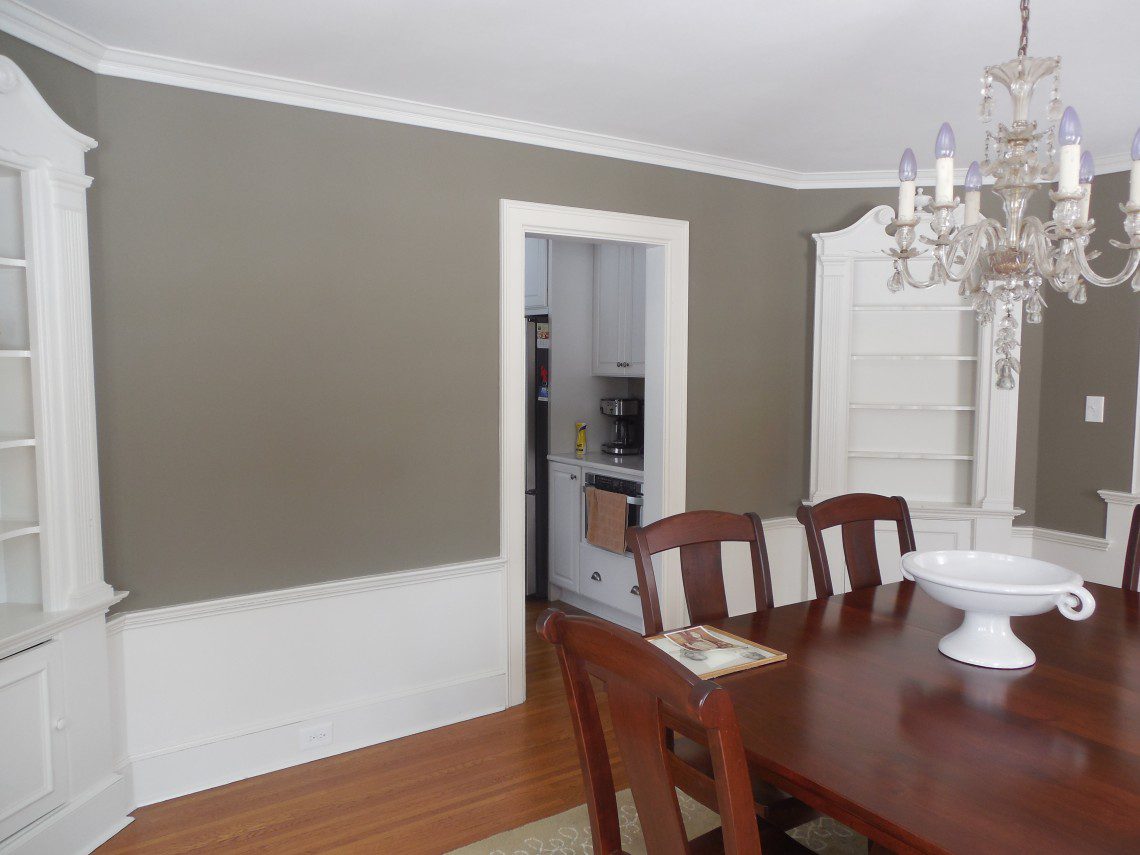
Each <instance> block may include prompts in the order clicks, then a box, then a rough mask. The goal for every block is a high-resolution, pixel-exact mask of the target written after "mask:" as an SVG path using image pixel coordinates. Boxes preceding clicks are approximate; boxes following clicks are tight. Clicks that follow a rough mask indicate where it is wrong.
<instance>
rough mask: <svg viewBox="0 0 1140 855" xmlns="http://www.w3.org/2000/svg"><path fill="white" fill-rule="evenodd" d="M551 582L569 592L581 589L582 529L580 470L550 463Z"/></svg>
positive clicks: (562, 464)
mask: <svg viewBox="0 0 1140 855" xmlns="http://www.w3.org/2000/svg"><path fill="white" fill-rule="evenodd" d="M549 489H550V514H549V526H550V531H549V535H548V537H547V541H548V543H549V547H550V581H551V582H552V583H553V584H555V585H557V586H558V587H560V588H562V589H563V590H568V591H577V590H578V541H579V534H580V528H581V522H580V520H581V518H582V513H581V507H582V477H581V469H580V468H579V467H577V466H569V465H567V464H565V463H551V464H550V488H549Z"/></svg>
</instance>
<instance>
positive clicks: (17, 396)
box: [0, 166, 43, 604]
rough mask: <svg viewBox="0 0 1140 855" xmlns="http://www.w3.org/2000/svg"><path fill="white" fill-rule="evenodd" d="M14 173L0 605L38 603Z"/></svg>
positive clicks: (9, 181)
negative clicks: (2, 603)
mask: <svg viewBox="0 0 1140 855" xmlns="http://www.w3.org/2000/svg"><path fill="white" fill-rule="evenodd" d="M23 201H24V192H23V180H22V176H21V173H20V172H19V171H17V170H15V169H12V168H11V167H7V166H0V600H3V601H6V602H16V603H37V604H38V603H40V602H42V599H43V581H42V578H41V568H42V564H41V560H40V543H39V534H40V524H39V519H40V509H39V501H38V498H37V496H38V490H37V488H36V485H37V482H38V480H39V476H38V474H37V472H36V419H35V402H34V398H33V394H32V389H33V385H34V384H33V377H32V344H31V323H30V319H29V317H28V303H29V300H28V297H29V292H28V261H27V258H28V252H27V247H26V245H25V242H24V228H23V226H24V204H23Z"/></svg>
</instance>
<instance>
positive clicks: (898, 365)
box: [810, 205, 1020, 549]
mask: <svg viewBox="0 0 1140 855" xmlns="http://www.w3.org/2000/svg"><path fill="white" fill-rule="evenodd" d="M892 217H893V212H892V210H891V209H890V208H889V207H887V206H885V205H884V206H880V207H877V208H874V209H873V210H871V211H869V212H867V214H865V215H864V216H863V217H861V218H860V219H859V220H858V221H857V222H855V223H854V224H852V225H851V226H849V227H848V228H845V229H842V230H840V231H837V232H829V233H823V234H817V235H815V236H814V237H815V242H816V282H815V329H814V382H813V386H814V388H813V405H812V473H811V495H810V500H811V501H820V500H822V499H826V498H829V497H831V496H836V495H841V494H843V493H852V492H871V493H883V494H886V495H901V496H904V497H905V498H906V499H907V500H908V502H909V503H910V504H911V506H912V509H913V510H914V512H915V516H916V529H919V530H922V529H923V528H924V527H925V528H929V526H923V525H921V524H918V523H917V520H918V519H925V520H931V521H937V520H939V519H943V520H953V521H954V526H955V532H956V533H957V534H955V543H954V545H956V546H962V547H965V546H967V545H968V546H971V547H979V548H980V546H981V545H984V546H987V547H988V548H994V549H1001V548H1004V547H1007V546H1008V537H1009V529H1010V526H1011V525H1012V520H1013V517H1014V516H1015V515H1016V513H1017V511H1016V510H1015V509H1014V507H1013V475H1014V463H1015V453H1016V445H1017V391H1016V390H1013V391H1006V390H999V389H995V388H994V383H993V380H994V373H993V327H992V326H991V325H985V326H982V325H979V324H978V322H977V320H976V319H975V314H974V311H973V309H972V307H971V306H970V304H969V302H968V301H966V300H964V299H963V298H962V297H960V296H959V294H958V288H957V286H956V285H941V286H936V287H933V288H929V289H925V290H919V289H914V288H906V289H905V290H903V291H901V292H898V293H892V292H891V291H890V290H888V288H887V280H888V279H889V278H890V275H891V270H892V264H893V262H892V259H891V258H890V257H889V256H888V255H886V253H885V252H884V250H886V249H888V248H889V247H890V246H892V245H893V241H892V240H891V238H890V237H889V236H888V235H887V234H886V233H885V231H884V229H885V226H886V225H887V224H888V223H889V222H890V221H891V218H892ZM924 228H925V222H924V223H923V224H920V226H919V229H920V233H921V231H922V229H924ZM929 264H930V263H929V261H926V262H923V261H922V260H917V261H915V262H913V263H912V265H911V266H912V269H914V270H915V272H916V275H917V276H919V277H925V275H926V274H927V273H928V271H929ZM1017 318H1018V321H1019V322H1020V307H1018V315H1017ZM963 521H967V522H968V523H969V526H968V532H967V530H966V528H963V524H964V523H963ZM935 527H937V526H935ZM963 532H966V533H968V535H969V536H968V538H965V539H966V540H968V541H969V542H968V543H964V542H962V541H963V538H961V537H958V536H957V535H958V534H960V533H963ZM921 539H922V538H921V536H920V540H921ZM979 540H980V543H979ZM940 545H943V546H946V545H950V544H949V543H942V544H940ZM920 546H921V544H920Z"/></svg>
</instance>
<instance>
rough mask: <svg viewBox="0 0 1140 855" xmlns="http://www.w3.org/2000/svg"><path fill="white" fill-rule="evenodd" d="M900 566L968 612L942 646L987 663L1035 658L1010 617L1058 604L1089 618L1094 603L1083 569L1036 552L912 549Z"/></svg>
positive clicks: (1007, 664)
mask: <svg viewBox="0 0 1140 855" xmlns="http://www.w3.org/2000/svg"><path fill="white" fill-rule="evenodd" d="M902 570H903V576H905V577H906V578H907V579H912V580H914V582H916V583H917V584H918V587H920V588H922V590H924V591H925V592H926V593H928V594H929V595H930V596H932V597H933V598H934V599H936V600H938V601H939V602H940V603H945V604H946V605H948V606H953V607H954V608H956V609H962V610H963V611H964V612H965V613H966V617H965V619H964V620H963V621H962V625H961V626H960V627H958V628H957V629H956V630H954V631H953V632H952V633H950V634H949V635H946V636H944V637H943V638H942V640H941V641H939V642H938V649H939V650H940V651H942V653H944V654H945V655H946V656H949V657H950V658H951V659H957V660H958V661H959V662H966V663H968V664H970V665H980V666H981V667H983V668H1028V667H1029V666H1030V665H1032V664H1033V663H1034V662H1036V661H1037V657H1036V656H1035V655H1034V654H1033V651H1032V650H1030V649H1029V647H1028V646H1027V645H1026V644H1025V643H1024V642H1023V641H1022V640H1021V639H1020V638H1018V637H1017V636H1016V635H1014V634H1013V630H1012V629H1011V628H1010V625H1009V619H1010V618H1011V617H1015V616H1020V615H1039V614H1044V613H1045V612H1047V611H1049V610H1050V609H1052V608H1053V607H1054V606H1055V607H1056V608H1057V610H1058V611H1059V612H1060V613H1061V614H1063V615H1064V616H1065V617H1067V618H1069V620H1085V619H1086V618H1088V617H1090V616H1091V615H1092V613H1093V611H1095V609H1096V601H1095V600H1094V599H1093V597H1092V594H1090V593H1089V592H1088V591H1087V590H1086V589H1085V587H1084V580H1083V579H1082V578H1081V577H1080V576H1079V575H1077V574H1076V573H1074V572H1073V571H1072V570H1066V569H1065V568H1064V567H1058V566H1057V565H1056V564H1049V563H1048V562H1045V561H1038V560H1037V559H1035V558H1022V557H1021V556H1018V555H1003V554H1001V553H999V552H972V551H955V550H940V551H936V552H908V553H907V554H906V555H904V556H903V557H902ZM1078 606H1079V609H1078Z"/></svg>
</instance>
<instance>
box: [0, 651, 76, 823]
mask: <svg viewBox="0 0 1140 855" xmlns="http://www.w3.org/2000/svg"><path fill="white" fill-rule="evenodd" d="M59 654H60V650H59V642H57V641H50V642H48V643H46V644H41V645H39V646H38V647H33V648H32V649H31V650H26V651H24V652H23V653H17V654H16V655H15V656H9V657H8V658H7V659H0V758H3V764H2V765H3V773H2V774H0V840H3V839H4V838H6V837H8V836H9V835H10V834H12V833H13V832H15V831H18V830H19V829H21V828H23V827H24V826H25V825H27V824H28V823H30V822H31V821H32V820H34V819H38V818H39V817H41V816H43V815H44V814H46V813H47V812H48V811H50V810H53V809H54V808H57V807H59V806H60V805H61V804H63V803H64V801H65V800H66V798H67V752H66V739H65V733H64V729H65V727H66V725H67V721H66V719H64V718H63V711H62V707H61V703H62V698H61V692H60V679H61V675H60V655H59Z"/></svg>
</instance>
